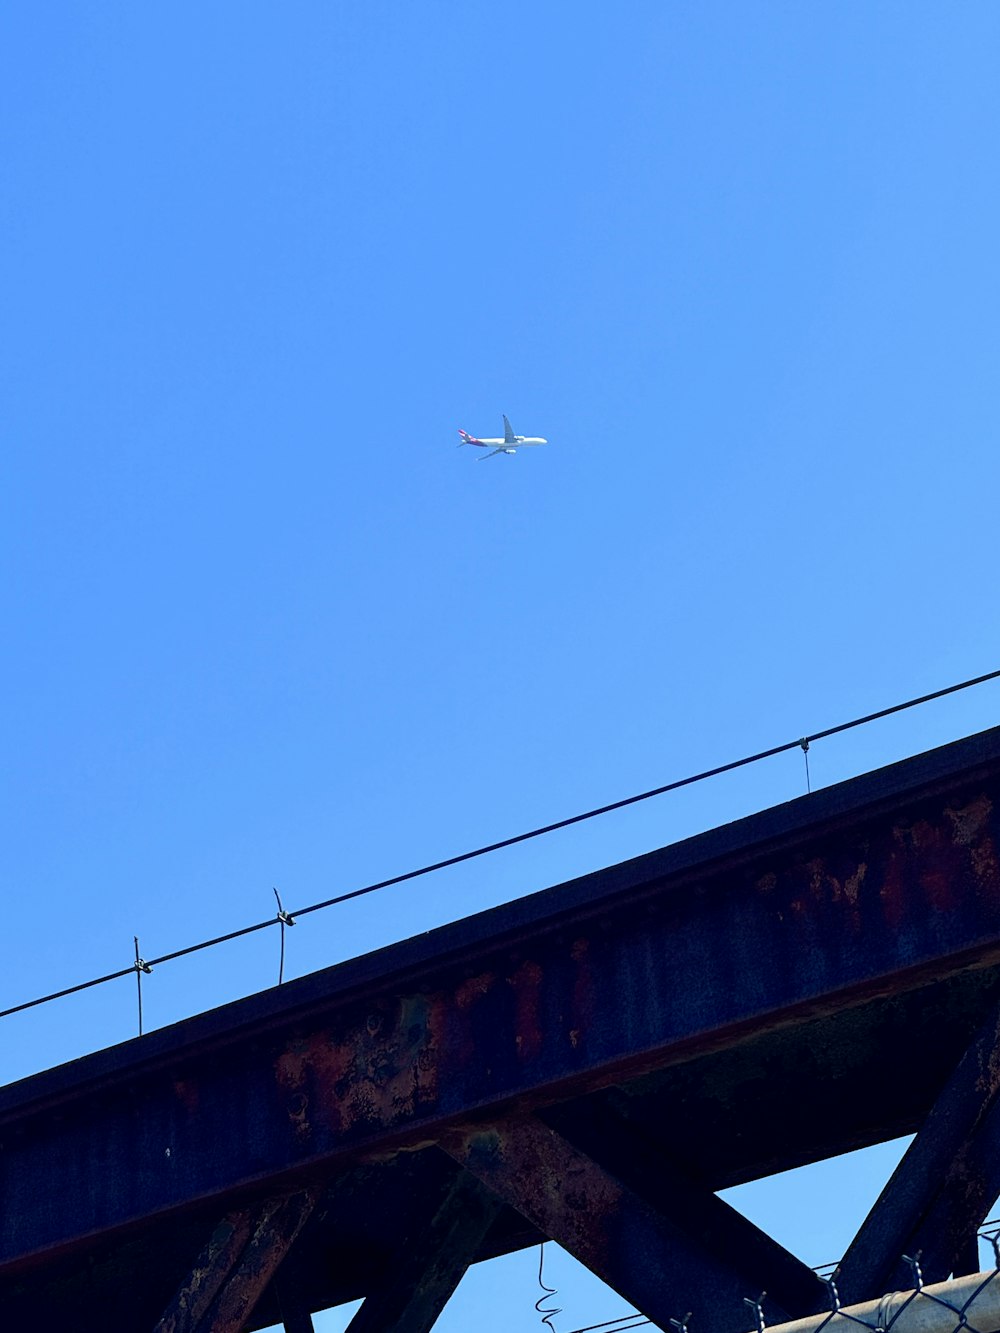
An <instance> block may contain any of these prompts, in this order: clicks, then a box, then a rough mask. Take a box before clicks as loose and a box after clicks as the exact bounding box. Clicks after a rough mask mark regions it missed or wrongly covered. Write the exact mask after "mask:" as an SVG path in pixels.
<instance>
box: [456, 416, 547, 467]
mask: <svg viewBox="0 0 1000 1333" xmlns="http://www.w3.org/2000/svg"><path fill="white" fill-rule="evenodd" d="M503 424H504V432H505V433H504V434H503V435H502V436H491V437H487V436H484V435H470V434H469V432H468V431H467V430H462V429H461V428H459V432H458V433H459V435H460V436H461V437H462V438H461V443H462V444H474V445H476V446H477V448H480V449H490V450H492V453H489V454H485V455H483V457H485V458H492V457H493V454H516V453H517V451H518V449H520V448H521V447H522V445H524V446H527V445H530V444H548V440H547V439H545V437H544V436H542V435H515V434H514V432H513V431H512V430H511V426H510V422H509V421H508V420H507V418H506V417H504V419H503Z"/></svg>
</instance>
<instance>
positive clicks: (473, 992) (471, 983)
mask: <svg viewBox="0 0 1000 1333" xmlns="http://www.w3.org/2000/svg"><path fill="white" fill-rule="evenodd" d="M495 981H496V977H495V976H494V974H493V973H492V972H483V973H481V974H480V975H479V976H478V977H469V979H468V980H467V981H463V982H462V984H461V985H460V986H458V987H457V988H456V990H455V1003H456V1004H457V1005H458V1007H459V1009H469V1008H471V1007H472V1005H474V1004H475V1003H476V1001H477V1000H481V999H482V998H483V996H484V995H486V994H488V993H489V991H490V989H491V988H492V986H493V984H494V982H495Z"/></svg>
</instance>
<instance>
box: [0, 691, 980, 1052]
mask: <svg viewBox="0 0 1000 1333" xmlns="http://www.w3.org/2000/svg"><path fill="white" fill-rule="evenodd" d="M997 679H1000V669H998V670H996V671H988V672H986V673H985V674H983V675H981V676H973V677H971V678H970V679H969V680H963V681H959V682H958V683H957V684H955V685H948V686H946V687H945V688H944V689H940V690H933V691H931V692H930V693H929V694H921V695H919V696H917V697H916V698H913V699H906V700H904V701H903V702H902V703H897V704H892V705H891V706H890V707H888V708H880V709H878V710H877V711H876V712H874V713H866V714H865V715H864V716H862V717H855V718H851V720H850V721H848V722H838V723H837V724H836V725H835V726H832V727H826V728H824V729H823V730H822V731H815V732H811V733H809V734H808V735H806V736H798V737H796V738H795V739H794V740H789V741H782V742H781V744H780V745H772V746H770V747H769V748H768V749H766V750H758V751H756V752H755V753H754V754H749V755H743V756H742V757H741V758H739V759H731V760H729V761H728V762H727V763H724V764H717V765H715V766H714V767H713V768H706V769H703V770H702V771H701V772H699V773H692V774H689V775H688V776H687V777H683V778H676V779H674V780H673V781H672V782H665V783H663V784H662V785H661V786H658V787H651V788H649V789H648V790H646V791H642V792H638V793H636V794H635V795H634V796H625V797H623V798H621V799H620V800H617V801H609V802H608V803H607V804H606V805H599V806H595V807H594V808H593V809H591V810H584V811H582V812H581V813H580V814H576V815H570V816H568V817H567V818H565V819H557V820H554V821H553V822H552V823H549V824H542V825H540V826H539V827H538V828H533V829H529V830H528V831H527V832H525V833H516V834H514V835H513V836H511V837H509V838H501V839H500V840H499V841H497V842H491V843H487V844H486V845H485V846H482V847H475V848H473V849H472V850H471V851H466V852H459V853H458V854H457V855H455V856H448V857H445V858H444V859H443V860H440V861H433V862H431V863H430V864H429V865H424V866H420V867H418V868H417V869H415V870H407V871H405V872H404V873H403V874H400V875H390V876H389V878H388V879H381V880H376V881H375V883H373V884H366V885H364V886H363V887H362V888H358V889H351V890H349V891H348V892H346V893H339V894H336V895H334V896H333V897H332V898H325V899H323V900H322V901H321V902H316V903H310V904H309V905H308V906H306V907H300V908H297V909H295V910H292V911H289V912H286V911H285V910H284V908H283V907H282V905H281V901H280V898H279V900H278V911H277V913H276V914H275V915H274V916H270V917H267V918H266V919H265V920H263V921H255V922H253V923H252V924H251V925H247V926H240V927H239V928H237V929H236V930H230V931H227V932H226V933H225V934H224V935H215V936H213V937H212V938H211V939H207V940H199V941H198V942H197V943H196V944H188V945H185V946H184V947H183V948H180V949H174V950H172V951H171V952H170V953H164V954H160V956H159V957H157V958H148V959H142V958H138V956H137V960H136V962H134V963H132V964H131V965H130V966H129V967H123V968H119V969H118V970H117V971H114V972H106V973H104V974H103V975H102V976H99V977H91V978H90V979H89V980H87V981H80V982H77V983H76V984H75V985H72V986H64V987H63V988H61V989H60V990H56V991H50V992H49V993H48V994H46V995H39V996H36V997H35V998H34V999H31V1000H23V1001H22V1002H21V1003H20V1004H14V1005H10V1006H9V1007H8V1008H6V1009H0V1019H4V1018H10V1017H12V1016H13V1015H14V1014H20V1013H24V1012H25V1011H26V1010H28V1009H36V1008H38V1007H39V1006H40V1005H44V1004H51V1003H52V1002H53V1001H55V1000H61V999H65V998H66V997H68V996H70V995H77V994H79V993H80V992H81V991H85V990H90V989H92V988H93V987H95V986H103V985H106V984H107V983H108V982H111V981H118V980H120V979H121V978H122V977H128V976H132V975H136V976H137V980H138V974H140V973H149V972H151V971H152V970H153V968H154V967H161V966H162V965H163V964H165V963H171V962H173V961H174V960H175V959H178V958H187V957H189V956H190V955H191V954H195V953H200V952H202V951H203V950H205V949H214V948H216V947H217V946H218V945H220V944H227V943H228V942H229V941H231V940H238V939H242V938H243V937H244V936H247V935H253V934H255V933H256V932H257V931H261V930H269V929H271V928H272V927H274V926H278V927H280V930H281V937H282V952H281V964H280V971H279V984H281V982H282V981H283V980H284V934H285V927H286V926H293V925H294V924H295V922H296V921H297V920H298V918H300V917H303V916H309V915H311V914H312V913H313V912H322V911H325V910H326V909H327V908H330V907H336V906H338V905H339V904H340V903H347V902H351V901H353V900H354V899H355V898H363V897H366V896H367V895H368V894H372V893H379V892H380V891H381V890H383V889H389V888H393V887H395V886H396V885H399V884H406V883H408V882H410V881H412V880H415V879H421V878H423V877H424V876H427V875H432V874H435V873H436V872H437V871H439V870H447V869H449V868H450V867H452V866H457V865H462V864H464V863H465V862H467V861H473V860H476V859H477V858H479V857H483V856H490V855H492V854H493V853H494V852H499V851H503V850H504V849H505V848H507V847H516V846H517V845H519V844H520V843H524V842H529V841H531V840H532V839H534V838H541V837H544V836H545V835H546V834H549V833H555V832H558V831H559V830H560V829H566V828H572V827H573V826H574V825H576V824H582V823H584V822H586V821H587V820H591V819H597V818H599V817H600V816H601V815H607V814H611V813H612V812H613V811H616V810H624V809H626V808H627V807H629V806H632V805H638V804H639V803H640V802H643V801H649V800H652V799H653V798H654V797H656V796H665V795H667V794H668V793H669V792H674V791H680V790H681V789H682V788H683V787H690V786H693V785H695V784H696V783H699V782H705V781H707V780H708V779H709V778H715V777H720V776H721V775H722V774H724V773H732V772H735V771H736V770H737V769H740V768H746V767H748V766H749V765H751V764H758V763H761V762H762V761H763V760H765V759H773V758H775V757H776V756H777V755H780V754H787V753H788V752H789V751H791V750H801V751H802V752H803V755H804V756H805V759H806V774H807V787H808V790H809V792H811V790H812V782H811V778H810V777H809V770H808V754H809V747H810V745H812V744H814V743H815V742H816V741H822V740H827V739H829V737H831V736H838V735H842V734H843V733H844V732H847V731H853V730H855V729H856V728H858V727H864V726H867V725H868V724H869V723H872V722H878V721H881V720H882V719H883V718H887V717H892V716H893V715H894V714H896V713H902V712H905V711H907V710H908V709H911V708H918V707H920V706H921V705H922V704H927V703H931V702H933V701H934V700H936V699H943V698H945V697H946V696H948V695H951V694H958V693H959V692H960V691H962V690H968V689H972V688H973V687H974V686H976V685H984V684H986V683H987V682H988V681H992V680H997ZM275 895H276V896H277V890H275ZM137 947H138V946H137ZM139 1027H140V1034H139V1035H140V1036H141V1035H142V1031H141V1029H142V991H141V984H140V988H139Z"/></svg>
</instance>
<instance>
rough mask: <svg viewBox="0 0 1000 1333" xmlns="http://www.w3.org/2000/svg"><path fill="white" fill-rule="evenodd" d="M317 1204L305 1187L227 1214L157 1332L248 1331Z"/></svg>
mask: <svg viewBox="0 0 1000 1333" xmlns="http://www.w3.org/2000/svg"><path fill="white" fill-rule="evenodd" d="M315 1202H316V1198H315V1195H314V1194H312V1193H310V1192H309V1191H307V1190H303V1191H300V1192H299V1193H298V1194H293V1195H289V1196H287V1197H285V1198H278V1199H269V1200H267V1202H266V1203H264V1204H262V1205H259V1206H258V1207H256V1208H254V1209H252V1210H251V1209H242V1210H240V1211H239V1212H235V1213H231V1214H229V1215H228V1216H227V1217H226V1218H224V1219H223V1221H222V1222H221V1223H220V1224H219V1226H217V1227H216V1229H215V1231H214V1232H213V1233H212V1235H211V1237H210V1238H209V1240H208V1243H207V1244H206V1246H205V1249H204V1250H203V1251H202V1253H201V1255H199V1257H198V1261H197V1263H196V1264H195V1266H194V1268H193V1269H192V1271H191V1273H190V1274H189V1275H188V1277H187V1278H186V1279H185V1280H184V1281H183V1282H182V1284H181V1286H180V1288H179V1290H178V1291H177V1293H176V1295H175V1296H174V1298H173V1300H172V1301H171V1302H170V1305H169V1306H168V1307H167V1309H166V1310H165V1311H164V1313H163V1316H162V1317H161V1319H160V1321H159V1322H158V1323H157V1325H156V1328H155V1330H154V1333H243V1329H244V1328H245V1327H246V1324H247V1320H248V1319H249V1318H250V1316H251V1315H252V1313H253V1310H254V1307H255V1306H256V1304H257V1302H258V1301H259V1300H260V1297H261V1295H262V1294H263V1292H264V1289H265V1288H266V1287H267V1285H268V1283H269V1282H270V1281H271V1279H272V1278H273V1277H274V1274H275V1271H276V1270H277V1268H278V1265H279V1264H280V1263H281V1261H282V1259H284V1257H285V1255H286V1254H287V1253H288V1251H289V1249H290V1248H291V1246H292V1243H293V1242H294V1240H295V1238H296V1236H298V1234H299V1232H300V1231H301V1229H302V1227H303V1225H304V1224H305V1222H306V1220H307V1218H308V1217H309V1214H310V1213H311V1212H312V1210H313V1207H314V1206H315Z"/></svg>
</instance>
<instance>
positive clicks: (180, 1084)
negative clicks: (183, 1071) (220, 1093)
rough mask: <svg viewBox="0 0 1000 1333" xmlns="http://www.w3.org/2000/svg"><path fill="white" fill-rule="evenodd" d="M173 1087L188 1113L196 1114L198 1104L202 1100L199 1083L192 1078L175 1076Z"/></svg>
mask: <svg viewBox="0 0 1000 1333" xmlns="http://www.w3.org/2000/svg"><path fill="white" fill-rule="evenodd" d="M173 1087H174V1096H175V1097H176V1098H177V1100H178V1101H179V1102H180V1104H181V1106H183V1107H184V1110H185V1111H187V1113H188V1115H194V1114H195V1113H196V1112H197V1110H198V1105H199V1103H200V1101H201V1092H200V1089H199V1087H198V1084H197V1083H193V1082H192V1081H191V1080H190V1079H186V1078H184V1079H182V1078H175V1079H174V1083H173Z"/></svg>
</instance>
